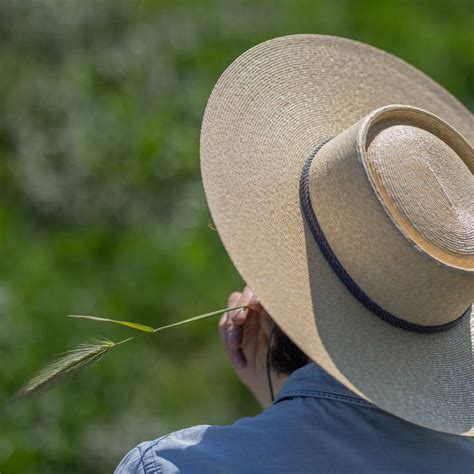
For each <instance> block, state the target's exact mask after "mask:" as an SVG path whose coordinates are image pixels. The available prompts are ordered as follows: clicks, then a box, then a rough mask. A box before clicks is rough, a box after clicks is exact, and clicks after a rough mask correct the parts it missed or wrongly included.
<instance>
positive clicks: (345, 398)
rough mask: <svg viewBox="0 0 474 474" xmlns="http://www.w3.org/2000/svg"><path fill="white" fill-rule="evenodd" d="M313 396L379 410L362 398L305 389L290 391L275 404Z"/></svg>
mask: <svg viewBox="0 0 474 474" xmlns="http://www.w3.org/2000/svg"><path fill="white" fill-rule="evenodd" d="M301 395H303V396H313V397H317V398H326V399H330V400H336V401H339V402H346V403H351V404H354V405H361V406H364V407H367V408H373V409H377V407H376V406H375V405H373V404H372V403H370V402H368V401H366V400H362V399H361V398H358V397H351V396H350V395H341V394H338V393H332V392H323V391H319V390H305V389H298V390H289V391H288V392H285V393H284V394H282V396H281V397H279V398H278V399H277V400H276V401H275V403H278V402H279V401H281V400H284V399H285V398H289V397H292V396H293V397H294V396H301Z"/></svg>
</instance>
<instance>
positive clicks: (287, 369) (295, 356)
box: [269, 323, 310, 375]
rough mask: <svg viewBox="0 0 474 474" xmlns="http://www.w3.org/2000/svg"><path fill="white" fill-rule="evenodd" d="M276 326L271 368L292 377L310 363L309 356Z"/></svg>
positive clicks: (271, 352) (271, 353) (270, 357)
mask: <svg viewBox="0 0 474 474" xmlns="http://www.w3.org/2000/svg"><path fill="white" fill-rule="evenodd" d="M273 324H274V329H273V336H272V343H271V347H270V355H269V363H270V368H271V369H272V370H274V371H275V372H276V373H277V374H283V375H290V374H291V373H292V372H294V371H295V370H296V369H299V368H300V367H303V366H305V365H306V364H307V363H308V362H310V360H309V358H308V356H307V355H306V354H305V353H304V352H303V351H302V350H301V349H300V348H299V347H298V346H297V345H296V344H294V343H293V342H292V341H291V339H290V338H289V337H288V336H287V335H286V334H285V333H284V332H283V331H282V330H281V329H280V327H279V326H278V325H277V324H275V323H273Z"/></svg>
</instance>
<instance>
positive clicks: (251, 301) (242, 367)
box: [115, 287, 474, 474]
mask: <svg viewBox="0 0 474 474" xmlns="http://www.w3.org/2000/svg"><path fill="white" fill-rule="evenodd" d="M227 303H228V306H229V307H234V306H241V305H248V308H247V309H243V310H240V311H233V312H229V313H225V314H224V315H223V316H222V317H221V320H220V321H219V334H220V338H221V340H222V343H223V346H224V348H225V352H226V353H227V355H228V357H229V360H230V362H231V363H232V366H233V368H234V370H235V373H236V374H237V376H238V377H239V379H240V381H241V382H242V383H243V384H244V385H245V386H246V387H247V388H248V389H249V390H250V391H251V392H252V393H253V395H254V396H255V398H256V399H257V400H258V402H259V403H260V405H261V406H262V408H263V411H262V412H261V413H260V414H259V415H257V416H254V417H246V418H242V419H241V420H238V421H237V422H235V423H234V424H232V425H229V426H211V425H199V426H195V427H192V428H186V429H183V430H179V431H176V432H174V433H171V434H167V435H165V436H162V437H160V438H158V439H157V440H154V441H149V442H144V443H141V444H140V445H138V446H137V447H136V448H134V449H132V450H131V451H130V452H129V453H128V454H127V455H126V456H125V457H124V458H123V460H122V461H121V463H120V465H119V466H118V467H117V469H116V471H115V472H116V473H123V474H124V473H136V474H145V473H146V474H151V473H153V474H154V473H166V474H168V473H169V474H171V473H173V474H174V473H196V474H198V473H199V474H201V473H202V474H204V473H222V474H224V473H225V474H232V473H236V474H237V473H239V474H240V473H249V474H250V473H255V474H264V473H282V474H298V473H301V474H304V473H308V474H309V473H323V474H330V473H337V474H339V473H348V474H353V473H364V474H372V473H373V474H380V473H407V474H411V473H413V474H414V473H430V474H431V473H445V474H447V473H453V474H462V473H466V474H468V473H472V469H473V467H474V448H473V444H474V441H473V440H471V439H469V438H466V437H461V436H456V435H450V434H445V433H440V432H437V431H433V430H429V429H427V428H422V427H418V426H416V425H413V424H411V423H408V422H406V421H403V420H401V419H398V418H396V417H394V416H392V415H389V414H388V413H385V412H383V411H381V410H379V409H377V408H376V407H375V406H374V405H372V404H370V403H368V402H367V401H365V400H363V399H361V398H360V397H358V396H357V395H355V394H354V393H352V392H350V391H349V390H348V389H346V388H345V387H344V386H343V385H341V384H340V383H338V382H337V381H336V380H335V379H334V378H332V377H331V376H330V375H329V374H327V373H326V372H325V371H324V370H323V369H322V368H320V367H319V366H318V365H317V364H316V363H314V362H311V361H309V359H308V358H307V357H306V355H305V354H304V353H303V352H302V351H301V350H300V349H299V348H298V347H297V346H296V345H295V344H293V343H292V341H291V340H290V339H289V338H288V337H287V336H286V335H285V333H284V332H283V331H281V329H279V328H278V326H276V325H275V326H274V331H275V332H274V334H273V338H272V344H271V349H270V352H269V354H270V357H269V362H270V368H271V377H272V382H273V390H274V391H275V395H276V398H275V400H274V401H273V402H272V400H271V392H270V388H269V384H268V379H267V367H266V361H267V347H268V342H269V336H270V332H271V330H272V326H273V324H274V322H273V321H272V319H271V317H270V316H269V315H268V313H267V312H266V311H265V309H264V308H263V307H262V305H261V303H260V302H259V301H258V299H257V298H256V296H255V295H254V294H253V292H252V291H251V289H250V288H248V287H245V289H244V290H243V291H242V292H241V293H240V292H233V293H232V294H231V295H230V296H229V299H228V302H227Z"/></svg>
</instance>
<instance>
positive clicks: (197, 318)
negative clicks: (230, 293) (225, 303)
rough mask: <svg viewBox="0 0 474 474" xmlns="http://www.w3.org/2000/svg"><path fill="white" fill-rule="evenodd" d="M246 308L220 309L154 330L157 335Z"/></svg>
mask: <svg viewBox="0 0 474 474" xmlns="http://www.w3.org/2000/svg"><path fill="white" fill-rule="evenodd" d="M245 307H246V305H242V306H234V307H232V308H225V309H219V310H217V311H212V312H211V313H206V314H200V315H199V316H194V317H193V318H189V319H185V320H184V321H179V322H177V323H172V324H167V325H166V326H160V327H159V328H156V329H153V332H154V333H155V332H158V331H162V330H163V329H168V328H172V327H174V326H181V325H182V324H187V323H190V322H192V321H197V320H199V319H206V318H210V317H212V316H218V315H219V314H223V313H226V312H227V311H233V310H235V309H240V308H245Z"/></svg>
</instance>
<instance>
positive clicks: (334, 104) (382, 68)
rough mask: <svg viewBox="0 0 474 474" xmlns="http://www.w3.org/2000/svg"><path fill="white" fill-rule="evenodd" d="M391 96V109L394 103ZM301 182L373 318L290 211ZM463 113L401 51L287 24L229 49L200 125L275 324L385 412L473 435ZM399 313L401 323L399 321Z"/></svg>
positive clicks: (469, 205)
mask: <svg viewBox="0 0 474 474" xmlns="http://www.w3.org/2000/svg"><path fill="white" fill-rule="evenodd" d="M393 104H401V105H393ZM329 137H334V138H332V139H331V140H329V141H328V142H327V143H326V144H324V145H323V146H322V147H321V149H320V150H319V151H318V156H317V159H315V160H313V162H312V163H311V165H310V168H309V170H308V191H309V196H310V199H311V203H312V206H313V208H314V212H315V215H316V216H317V219H318V222H319V225H320V226H321V229H322V231H323V232H324V235H325V236H326V239H327V242H328V245H329V246H330V248H331V249H332V251H333V252H334V254H335V255H336V256H337V259H338V261H339V262H340V263H341V265H342V266H343V267H344V269H345V271H347V273H348V274H349V275H350V276H351V278H352V279H353V280H354V281H355V282H356V283H357V285H358V287H360V289H361V290H362V291H363V292H364V293H365V294H366V295H368V297H369V298H370V299H371V300H372V301H373V302H375V303H376V305H378V306H380V307H381V308H383V309H384V310H385V311H386V312H388V313H390V314H392V315H394V316H396V317H397V318H399V319H400V320H403V321H406V322H408V323H410V324H408V327H413V326H418V325H422V326H437V325H447V327H449V329H448V330H444V331H440V332H435V333H427V334H426V333H416V332H414V331H409V330H404V329H402V328H400V327H395V326H394V325H392V324H389V323H387V322H386V321H384V320H383V319H381V318H379V317H377V316H376V315H375V314H374V313H373V312H372V311H371V310H370V309H369V308H368V307H367V306H366V305H364V304H362V303H361V302H360V301H359V300H358V299H357V298H355V297H354V295H353V294H352V293H351V291H349V290H348V288H347V287H346V286H345V284H344V283H343V282H342V281H341V280H340V279H339V278H338V276H337V275H336V274H335V273H334V271H333V269H332V268H331V266H330V264H329V263H328V261H327V260H326V258H325V257H324V255H323V254H322V253H321V251H320V249H319V247H318V245H317V243H316V242H315V239H314V236H313V234H312V233H311V230H310V228H309V227H308V223H307V222H306V220H305V218H304V215H303V213H302V208H301V202H300V196H299V181H300V176H301V172H302V168H303V164H304V161H305V158H306V157H308V155H309V154H310V153H311V151H313V150H314V149H315V147H316V145H318V144H319V143H321V142H323V141H324V140H327V139H328V138H329ZM473 143H474V122H473V117H472V115H471V114H470V113H469V111H468V110H466V109H465V108H464V107H463V106H462V105H461V104H460V103H459V102H458V101H457V100H456V99H455V98H454V97H452V96H451V95H450V94H449V93H448V92H447V91H445V90H444V89H443V88H441V87H440V86H439V85H437V84H436V83H435V82H433V81H432V80H431V79H429V78H428V77H427V76H426V75H424V74H423V73H421V72H420V71H418V70H417V69H415V68H414V67H412V66H410V65H408V64H407V63H405V62H403V61H402V60H400V59H398V58H396V57H394V56H392V55H389V54H387V53H385V52H383V51H380V50H377V49H375V48H373V47H370V46H368V45H364V44H361V43H358V42H354V41H350V40H347V39H343V38H336V37H330V36H320V35H295V36H287V37H282V38H276V39H274V40H271V41H267V42H265V43H262V44H260V45H258V46H256V47H254V48H252V49H251V50H249V51H247V52H246V53H244V54H243V55H242V56H240V57H239V58H238V59H237V60H236V61H234V63H232V64H231V65H230V66H229V67H228V68H227V70H226V71H225V72H224V73H223V75H222V76H221V78H220V79H219V81H218V82H217V84H216V86H215V88H214V90H213V92H212V94H211V97H210V99H209V102H208V105H207V107H206V111H205V115H204V119H203V124H202V132H201V170H202V177H203V183H204V188H205V192H206V198H207V200H208V203H209V207H210V210H211V213H212V216H213V220H214V223H215V225H216V227H217V230H218V232H219V235H220V237H221V239H222V242H223V244H224V246H225V248H226V250H227V252H228V254H229V256H230V257H231V259H232V261H233V263H234V265H235V266H236V268H237V269H238V271H239V272H240V274H241V275H242V277H243V279H244V280H245V281H246V283H247V284H248V285H249V286H250V287H251V288H252V290H253V291H254V292H255V293H256V294H257V295H258V297H259V298H260V300H261V302H262V304H263V306H264V307H265V308H266V309H267V310H268V312H269V313H270V315H271V316H272V318H273V319H274V320H275V321H276V322H277V324H278V325H279V326H280V327H281V328H282V329H283V330H284V331H285V332H286V333H287V334H288V336H289V337H290V338H291V339H292V340H293V341H294V342H295V343H296V344H297V345H298V346H299V347H300V348H301V349H302V350H303V351H304V352H305V353H306V354H308V356H309V357H310V358H312V359H313V360H314V361H316V362H317V363H318V364H320V365H321V366H322V367H323V368H324V369H326V370H327V371H328V372H329V373H330V374H332V375H333V376H334V377H335V378H336V379H338V380H339V381H340V382H341V383H343V384H344V385H346V386H347V387H349V388H350V389H351V390H353V391H354V392H355V393H357V394H358V395H360V396H361V397H363V398H365V399H367V400H369V401H371V402H373V403H374V404H376V405H377V406H379V407H380V408H381V409H383V410H385V411H387V412H389V413H392V414H394V415H396V416H398V417H401V418H403V419H406V420H408V421H411V422H413V423H417V424H419V425H422V426H426V427H429V428H432V429H436V430H439V431H444V432H450V433H459V434H474V428H473V426H474V367H473V358H472V332H473V331H472V327H473V324H472V316H470V315H469V314H467V317H463V318H462V319H461V320H460V321H459V323H458V324H450V322H452V321H454V320H456V319H457V318H459V317H460V316H461V315H462V314H463V312H465V311H466V308H468V307H469V306H470V305H471V304H472V301H473V299H474V183H473V172H474V156H473V150H472V144H473ZM410 325H411V326H410Z"/></svg>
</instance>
